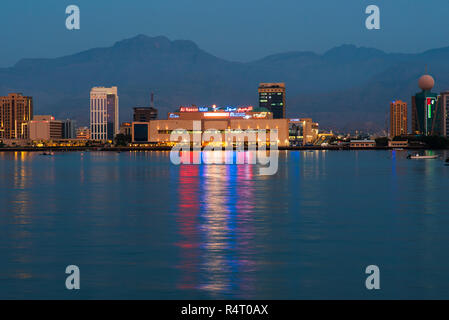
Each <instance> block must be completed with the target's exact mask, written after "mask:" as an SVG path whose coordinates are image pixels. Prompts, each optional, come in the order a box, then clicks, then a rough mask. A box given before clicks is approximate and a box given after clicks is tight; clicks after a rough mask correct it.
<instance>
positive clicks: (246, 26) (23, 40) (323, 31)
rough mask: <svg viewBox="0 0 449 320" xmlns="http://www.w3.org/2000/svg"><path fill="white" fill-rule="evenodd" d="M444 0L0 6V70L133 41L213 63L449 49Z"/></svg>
mask: <svg viewBox="0 0 449 320" xmlns="http://www.w3.org/2000/svg"><path fill="white" fill-rule="evenodd" d="M70 4H75V5H78V6H79V7H80V10H81V30H78V31H69V30H67V29H66V28H65V18H66V14H65V8H66V6H68V5H70ZM370 4H375V5H378V6H379V7H380V10H381V30H372V31H369V30H367V29H366V28H365V19H366V17H367V15H366V14H365V8H366V7H367V6H368V5H370ZM448 16H449V2H448V1H447V0H426V1H422V0H421V1H418V0H413V1H410V0H395V1H391V0H371V1H364V0H345V1H335V0H314V1H302V0H278V1H273V0H270V1H268V0H227V1H210V0H209V1H207V0H163V1H162V0H152V1H147V0H127V1H123V0H95V1H92V0H70V1H65V0H44V1H36V0H2V1H1V10H0V30H1V40H2V48H1V50H0V67H7V66H11V65H13V64H14V63H16V62H17V61H18V60H19V59H21V58H40V57H57V56H62V55H67V54H72V53H75V52H78V51H82V50H85V49H90V48H93V47H102V46H110V45H112V44H113V43H114V42H116V41H119V40H122V39H124V38H129V37H133V36H135V35H137V34H146V35H148V36H158V35H164V36H167V37H169V38H170V39H171V40H176V39H186V40H192V41H194V42H196V43H197V44H198V45H199V46H200V47H201V48H202V49H204V50H206V51H208V52H210V53H212V54H214V55H216V56H219V57H221V58H225V59H229V60H234V61H250V60H254V59H258V58H261V57H264V56H266V55H269V54H274V53H279V52H285V51H296V50H299V51H315V52H318V53H321V52H324V51H326V50H328V49H330V48H332V47H334V46H339V45H341V44H345V43H348V44H355V45H359V46H367V47H374V48H378V49H382V50H384V51H387V52H420V51H425V50H427V49H433V48H437V47H445V46H449V39H448V38H447V32H448V29H449V19H448Z"/></svg>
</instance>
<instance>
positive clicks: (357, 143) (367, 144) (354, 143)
mask: <svg viewBox="0 0 449 320" xmlns="http://www.w3.org/2000/svg"><path fill="white" fill-rule="evenodd" d="M349 146H350V147H351V148H374V147H375V146H376V141H375V140H351V142H350V144H349Z"/></svg>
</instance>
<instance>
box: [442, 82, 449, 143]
mask: <svg viewBox="0 0 449 320" xmlns="http://www.w3.org/2000/svg"><path fill="white" fill-rule="evenodd" d="M440 105H441V108H442V113H443V119H442V124H441V126H442V130H441V132H442V135H443V136H445V137H449V91H444V92H441V94H440Z"/></svg>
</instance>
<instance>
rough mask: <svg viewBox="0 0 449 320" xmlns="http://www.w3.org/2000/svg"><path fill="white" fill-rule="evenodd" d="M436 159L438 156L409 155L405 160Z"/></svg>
mask: <svg viewBox="0 0 449 320" xmlns="http://www.w3.org/2000/svg"><path fill="white" fill-rule="evenodd" d="M436 158H438V155H432V156H424V155H420V154H415V155H411V154H409V155H408V156H407V159H436Z"/></svg>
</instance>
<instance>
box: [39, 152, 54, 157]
mask: <svg viewBox="0 0 449 320" xmlns="http://www.w3.org/2000/svg"><path fill="white" fill-rule="evenodd" d="M54 155H55V153H54V152H51V151H48V152H47V151H44V152H42V153H41V156H54Z"/></svg>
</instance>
